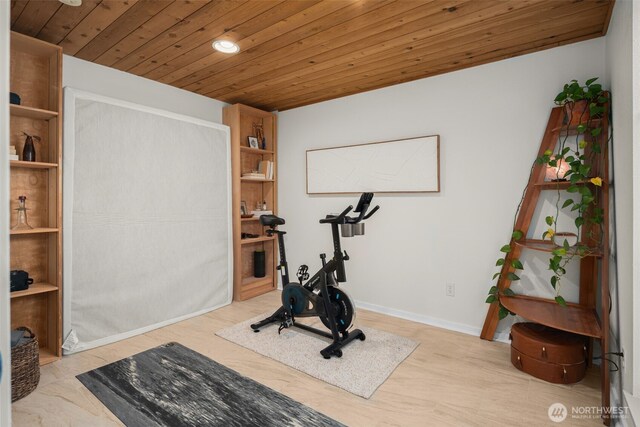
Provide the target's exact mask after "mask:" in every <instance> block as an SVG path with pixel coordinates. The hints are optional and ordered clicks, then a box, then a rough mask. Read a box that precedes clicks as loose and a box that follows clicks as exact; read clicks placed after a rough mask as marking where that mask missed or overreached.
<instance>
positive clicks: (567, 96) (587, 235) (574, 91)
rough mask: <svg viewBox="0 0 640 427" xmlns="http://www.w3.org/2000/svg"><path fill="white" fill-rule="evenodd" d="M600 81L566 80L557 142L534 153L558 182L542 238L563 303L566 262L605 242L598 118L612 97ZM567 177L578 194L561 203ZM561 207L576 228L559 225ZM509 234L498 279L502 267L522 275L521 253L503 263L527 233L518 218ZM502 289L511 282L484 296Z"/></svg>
mask: <svg viewBox="0 0 640 427" xmlns="http://www.w3.org/2000/svg"><path fill="white" fill-rule="evenodd" d="M596 81H597V77H595V78H592V79H589V80H587V81H586V82H585V84H584V85H580V84H579V83H578V82H577V81H576V80H571V81H570V82H569V83H567V84H565V85H564V88H563V90H562V91H561V92H560V93H559V94H558V95H557V96H556V98H555V100H554V102H555V103H556V104H557V105H561V106H564V107H565V115H566V116H565V119H564V123H565V125H564V126H563V128H562V129H561V132H560V138H559V143H558V144H557V148H556V150H555V152H554V151H551V150H547V151H545V152H544V153H543V155H542V156H540V157H539V158H537V159H536V163H537V164H538V165H544V166H546V167H547V178H551V179H550V180H551V181H555V182H558V187H557V190H558V191H557V197H556V203H555V212H554V213H553V215H549V216H547V217H546V218H545V222H546V224H547V226H548V229H547V230H545V231H544V233H543V234H542V239H543V240H546V239H548V240H550V241H551V242H552V243H553V244H554V247H553V249H552V251H551V257H550V259H549V270H551V272H552V273H553V274H552V276H551V279H550V285H551V287H552V288H553V289H554V291H555V301H556V302H557V303H558V304H560V305H562V306H566V302H565V300H564V298H563V297H562V295H561V294H560V287H561V283H562V278H563V277H564V275H565V274H566V266H567V264H569V263H570V262H571V261H572V260H573V259H575V258H576V257H579V258H581V257H585V256H587V255H591V254H592V253H593V251H594V250H597V249H596V248H598V247H599V246H601V245H602V242H601V241H599V239H600V236H602V232H601V231H602V224H603V215H604V210H603V209H602V207H600V206H598V200H599V199H598V192H599V191H600V187H601V186H602V178H601V177H599V176H597V175H596V174H595V173H594V171H596V170H598V167H600V168H601V167H602V162H603V161H604V160H603V159H604V156H603V154H602V144H601V141H602V137H603V135H602V126H601V120H600V118H601V116H602V115H603V114H604V113H605V110H606V109H605V104H606V102H607V101H608V98H607V96H606V93H605V92H604V91H603V90H602V86H601V85H600V84H598V83H596ZM572 136H574V137H575V139H572V138H571V137H572ZM549 171H551V174H550V173H549ZM550 175H551V176H550ZM566 181H568V182H569V184H568V187H567V189H566V191H567V192H568V193H569V194H572V195H574V196H577V197H575V198H570V199H567V200H565V201H564V203H562V204H560V201H561V192H560V184H559V183H560V182H566ZM521 205H522V201H521V202H520V205H519V206H518V209H517V211H516V218H517V215H518V212H519V210H520V206H521ZM562 209H565V210H568V211H570V212H574V213H575V215H576V217H575V219H574V224H575V228H576V231H575V232H568V231H564V230H561V231H558V229H557V227H558V216H559V214H560V211H561V210H562ZM511 237H512V238H511V241H510V243H509V244H507V245H504V246H503V247H502V248H501V249H500V251H501V252H502V253H504V256H503V257H501V258H499V259H498V260H497V261H496V266H498V267H500V268H501V271H499V272H497V273H496V274H494V276H493V280H496V279H498V280H499V278H500V277H501V276H502V274H503V272H504V273H505V274H506V275H507V279H509V280H511V281H517V280H520V277H519V276H518V275H517V274H516V272H517V270H522V269H523V265H522V262H521V261H520V260H519V259H513V260H512V261H511V266H510V267H512V268H513V270H514V271H511V272H509V270H511V268H505V267H504V264H505V262H506V255H507V254H508V253H510V252H511V251H512V250H513V246H512V245H513V244H515V243H516V242H517V241H518V240H520V239H522V238H524V233H523V232H522V231H521V230H517V229H515V219H514V230H513V233H512V236H511ZM507 267H509V266H507ZM501 295H506V296H512V295H514V292H513V291H512V290H511V289H508V288H507V289H504V290H503V291H502V292H500V291H499V289H498V287H497V286H492V287H491V289H490V290H489V296H488V297H487V299H486V302H487V303H493V302H498V303H500V296H501ZM509 314H514V313H510V312H509V311H508V310H507V309H506V308H505V307H503V306H502V304H500V310H499V312H498V316H499V318H500V319H503V318H504V317H506V316H507V315H509Z"/></svg>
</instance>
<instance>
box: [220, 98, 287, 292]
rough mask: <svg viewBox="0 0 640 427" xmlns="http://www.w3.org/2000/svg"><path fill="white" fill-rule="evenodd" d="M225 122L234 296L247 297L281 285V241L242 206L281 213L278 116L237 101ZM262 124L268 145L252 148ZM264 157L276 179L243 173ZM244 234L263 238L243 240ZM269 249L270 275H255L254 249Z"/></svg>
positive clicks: (225, 112)
mask: <svg viewBox="0 0 640 427" xmlns="http://www.w3.org/2000/svg"><path fill="white" fill-rule="evenodd" d="M223 120H224V124H226V125H228V126H229V127H230V128H231V162H232V175H233V178H232V186H233V260H234V266H233V277H234V279H233V297H234V299H235V300H239V301H242V300H246V299H249V298H253V297H255V296H258V295H261V294H264V293H266V292H269V291H272V290H274V289H275V288H276V287H277V284H278V280H277V277H278V275H277V274H276V265H277V257H278V246H277V241H276V239H275V238H274V237H269V236H267V235H266V234H265V229H264V227H262V226H261V225H260V222H259V221H258V218H241V216H240V205H241V202H243V201H244V202H245V203H246V205H247V207H248V209H249V211H252V210H255V208H256V204H257V203H262V202H266V204H267V210H270V211H273V213H274V214H277V212H278V206H277V201H278V197H277V191H278V188H277V176H278V175H277V159H276V156H277V132H276V126H277V124H276V116H275V115H274V114H272V113H269V112H266V111H262V110H258V109H256V108H253V107H249V106H247V105H242V104H235V105H231V106H229V107H226V108H225V109H224V118H223ZM258 123H262V126H263V130H264V136H265V139H266V148H265V149H259V148H252V147H250V146H249V143H248V137H250V136H256V135H254V124H258ZM261 160H270V161H272V162H273V168H274V179H250V178H242V174H244V173H247V172H251V171H253V170H256V169H257V167H258V163H259V162H260V161H261ZM242 233H250V234H256V235H258V236H259V237H256V238H246V239H242V238H241V236H242ZM254 251H265V258H266V277H254V275H253V271H254V270H253V267H254V266H253V252H254Z"/></svg>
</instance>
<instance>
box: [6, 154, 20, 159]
mask: <svg viewBox="0 0 640 427" xmlns="http://www.w3.org/2000/svg"><path fill="white" fill-rule="evenodd" d="M9 160H20V158H19V157H18V155H17V154H9Z"/></svg>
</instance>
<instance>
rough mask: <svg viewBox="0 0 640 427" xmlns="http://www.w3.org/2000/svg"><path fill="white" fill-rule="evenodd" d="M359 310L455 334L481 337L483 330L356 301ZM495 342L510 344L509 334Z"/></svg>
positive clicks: (497, 335) (499, 336) (495, 337)
mask: <svg viewBox="0 0 640 427" xmlns="http://www.w3.org/2000/svg"><path fill="white" fill-rule="evenodd" d="M355 303H356V306H357V307H358V308H362V309H364V310H369V311H373V312H376V313H380V314H385V315H387V316H393V317H398V318H400V319H405V320H411V321H412V322H417V323H423V324H425V325H429V326H435V327H437V328H442V329H447V330H450V331H455V332H462V333H463V334H467V335H473V336H476V337H479V336H480V332H481V328H479V327H476V326H469V325H465V324H462V323H456V322H450V321H448V320H443V319H439V318H437V317H431V316H425V315H423V314H417V313H412V312H410V311H404V310H397V309H394V308H388V307H383V306H381V305H377V304H371V303H368V302H364V301H357V300H356V301H355ZM493 340H494V341H498V342H503V343H507V344H509V343H510V342H511V341H510V340H509V333H508V332H501V333H496V335H495V336H494V338H493Z"/></svg>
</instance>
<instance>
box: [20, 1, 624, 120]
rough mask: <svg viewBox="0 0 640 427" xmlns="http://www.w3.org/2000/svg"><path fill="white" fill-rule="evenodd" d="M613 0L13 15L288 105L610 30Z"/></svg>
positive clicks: (120, 54) (55, 39)
mask: <svg viewBox="0 0 640 427" xmlns="http://www.w3.org/2000/svg"><path fill="white" fill-rule="evenodd" d="M613 1H614V0H423V1H414V0H295V1H291V0H289V1H283V0H248V1H247V0H218V1H205V0H176V1H172V0H84V1H83V3H82V6H80V7H71V6H67V5H63V4H62V3H60V2H58V1H55V0H46V1H36V0H12V8H11V25H12V29H13V30H14V31H17V32H20V33H24V34H27V35H30V36H34V37H37V38H39V39H42V40H46V41H48V42H51V43H55V44H58V45H60V46H63V47H64V52H65V53H66V54H68V55H73V56H76V57H78V58H82V59H86V60H88V61H92V62H95V63H98V64H102V65H106V66H108V67H113V68H117V69H119V70H123V71H127V72H130V73H133V74H137V75H139V76H143V77H146V78H149V79H152V80H156V81H159V82H162V83H167V84H170V85H173V86H176V87H179V88H183V89H186V90H189V91H192V92H196V93H199V94H202V95H205V96H208V97H211V98H215V99H219V100H221V101H225V102H229V103H236V102H241V103H245V104H249V105H253V106H256V107H258V108H263V109H267V110H286V109H290V108H294V107H298V106H302V105H307V104H312V103H315V102H320V101H324V100H328V99H333V98H338V97H341V96H345V95H350V94H354V93H359V92H364V91H368V90H371V89H376V88H380V87H385V86H390V85H393V84H397V83H402V82H407V81H410V80H415V79H420V78H424V77H428V76H433V75H436V74H442V73H446V72H450V71H454V70H458V69H462V68H467V67H471V66H475V65H479V64H484V63H488V62H492V61H498V60H501V59H505V58H510V57H514V56H518V55H522V54H526V53H530V52H535V51H538V50H542V49H547V48H551V47H556V46H560V45H564V44H568V43H574V42H577V41H581V40H587V39H590V38H594V37H600V36H602V35H604V34H605V33H606V31H607V26H608V24H609V19H610V17H611V10H612V8H613ZM214 39H228V40H233V41H235V42H237V43H238V45H239V46H240V48H241V51H240V53H238V54H234V55H227V54H222V53H219V52H216V51H214V50H213V49H212V48H211V42H212V40H214ZM566 77H567V78H570V77H572V76H571V75H567V76H566Z"/></svg>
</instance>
